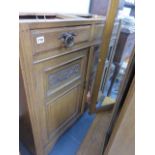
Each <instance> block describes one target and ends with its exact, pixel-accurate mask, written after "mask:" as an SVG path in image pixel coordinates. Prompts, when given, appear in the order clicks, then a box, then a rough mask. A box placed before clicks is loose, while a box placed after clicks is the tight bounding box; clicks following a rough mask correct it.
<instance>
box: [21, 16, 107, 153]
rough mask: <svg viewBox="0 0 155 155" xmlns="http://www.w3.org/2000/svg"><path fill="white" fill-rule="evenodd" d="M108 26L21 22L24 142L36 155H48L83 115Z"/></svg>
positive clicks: (79, 21)
mask: <svg viewBox="0 0 155 155" xmlns="http://www.w3.org/2000/svg"><path fill="white" fill-rule="evenodd" d="M30 17H31V18H30ZM47 17H48V18H47ZM44 18H46V19H44ZM53 18H54V19H53ZM55 18H56V19H55ZM104 21H105V18H104V17H98V18H93V16H92V17H91V18H90V19H88V18H84V17H79V16H76V15H74V16H69V15H68V16H67V15H55V16H54V15H48V16H47V15H45V14H44V15H42V16H41V15H37V14H33V15H31V14H29V15H26V14H23V15H21V16H20V35H19V36H20V38H19V39H20V139H21V141H22V142H23V143H25V145H27V146H28V147H29V149H30V150H31V152H32V153H33V154H37V155H46V154H48V152H49V150H51V148H52V146H53V145H54V144H55V142H56V140H57V139H58V138H59V137H60V135H62V134H63V132H64V131H65V130H66V129H67V128H69V127H70V126H71V124H73V123H74V122H75V121H76V119H77V118H78V117H79V116H80V115H81V114H82V113H83V111H84V108H85V102H86V95H87V90H88V82H89V80H90V74H91V68H92V65H91V63H92V59H93V52H95V49H94V46H99V44H100V42H101V36H102V32H101V30H102V29H103V27H104Z"/></svg>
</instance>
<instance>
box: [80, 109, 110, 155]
mask: <svg viewBox="0 0 155 155" xmlns="http://www.w3.org/2000/svg"><path fill="white" fill-rule="evenodd" d="M111 114H112V112H111V111H105V112H102V113H97V114H96V118H95V120H94V121H93V124H92V125H91V127H90V129H89V131H88V133H87V135H86V137H85V139H84V141H83V143H82V144H81V146H80V149H79V151H78V153H77V155H101V154H102V149H103V144H104V138H105V135H106V131H107V128H108V126H109V122H110V119H111Z"/></svg>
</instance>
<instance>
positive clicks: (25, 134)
mask: <svg viewBox="0 0 155 155" xmlns="http://www.w3.org/2000/svg"><path fill="white" fill-rule="evenodd" d="M19 139H20V141H21V142H22V143H23V144H24V145H25V146H26V147H27V148H28V150H29V151H30V152H31V153H33V154H35V146H34V140H33V134H32V127H31V122H30V117H29V111H28V107H27V100H26V94H25V90H24V83H23V77H22V73H21V67H20V68H19Z"/></svg>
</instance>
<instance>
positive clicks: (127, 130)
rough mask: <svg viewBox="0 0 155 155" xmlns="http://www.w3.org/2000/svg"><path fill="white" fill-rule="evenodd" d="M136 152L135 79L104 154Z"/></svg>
mask: <svg viewBox="0 0 155 155" xmlns="http://www.w3.org/2000/svg"><path fill="white" fill-rule="evenodd" d="M134 154H135V80H133V82H132V85H131V87H130V89H129V92H128V95H127V98H126V100H125V103H124V106H123V108H122V110H121V113H120V115H119V118H118V120H117V122H116V125H115V127H114V131H113V133H112V135H111V138H110V141H109V143H108V146H107V149H106V151H105V154H104V155H134Z"/></svg>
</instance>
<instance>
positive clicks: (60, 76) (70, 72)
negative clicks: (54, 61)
mask: <svg viewBox="0 0 155 155" xmlns="http://www.w3.org/2000/svg"><path fill="white" fill-rule="evenodd" d="M79 75H80V64H74V65H72V66H69V67H67V68H65V69H63V70H59V71H57V72H54V73H52V74H49V75H48V90H50V89H53V88H55V87H58V86H60V85H61V84H63V83H64V82H66V81H69V80H71V79H73V78H75V77H77V76H79Z"/></svg>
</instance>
